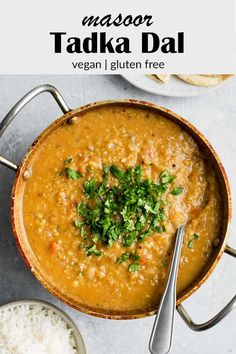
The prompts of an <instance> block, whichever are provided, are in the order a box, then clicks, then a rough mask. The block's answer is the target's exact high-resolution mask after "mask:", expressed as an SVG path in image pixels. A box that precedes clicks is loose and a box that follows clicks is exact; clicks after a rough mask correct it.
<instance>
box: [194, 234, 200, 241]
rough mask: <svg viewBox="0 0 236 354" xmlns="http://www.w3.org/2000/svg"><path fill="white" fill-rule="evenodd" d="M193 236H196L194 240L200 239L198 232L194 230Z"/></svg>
mask: <svg viewBox="0 0 236 354" xmlns="http://www.w3.org/2000/svg"><path fill="white" fill-rule="evenodd" d="M193 238H194V240H198V239H199V235H198V234H197V233H196V232H194V234H193Z"/></svg>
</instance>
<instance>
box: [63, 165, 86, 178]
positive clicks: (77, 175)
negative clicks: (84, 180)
mask: <svg viewBox="0 0 236 354" xmlns="http://www.w3.org/2000/svg"><path fill="white" fill-rule="evenodd" d="M65 173H66V174H67V176H68V177H69V178H71V179H73V180H74V181H76V180H77V179H78V178H81V177H83V175H82V173H79V172H77V171H76V170H74V169H73V168H70V167H68V168H66V169H65Z"/></svg>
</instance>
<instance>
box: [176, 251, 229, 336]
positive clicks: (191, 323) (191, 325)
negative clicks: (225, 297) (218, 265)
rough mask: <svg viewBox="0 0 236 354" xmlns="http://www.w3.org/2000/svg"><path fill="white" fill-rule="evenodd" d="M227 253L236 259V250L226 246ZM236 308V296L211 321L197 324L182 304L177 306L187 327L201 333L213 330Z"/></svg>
mask: <svg viewBox="0 0 236 354" xmlns="http://www.w3.org/2000/svg"><path fill="white" fill-rule="evenodd" d="M225 253H227V254H229V255H230V256H232V257H234V258H236V250H235V249H233V248H232V247H230V246H226V248H225ZM235 308H236V295H235V296H234V297H233V298H232V299H231V300H230V302H229V303H228V304H227V305H226V306H225V307H224V308H223V309H222V310H221V311H220V312H218V313H217V314H216V315H215V316H214V317H212V318H211V319H210V320H209V321H207V322H204V323H200V324H197V323H195V322H194V321H193V320H192V319H191V317H190V316H189V314H188V312H187V311H186V310H185V308H184V307H183V305H181V304H180V305H178V306H177V310H178V312H179V314H180V316H181V317H182V319H183V320H184V322H185V323H186V324H187V326H188V327H189V328H191V329H192V330H193V331H196V332H201V331H205V330H207V329H209V328H212V327H213V326H215V325H216V324H217V323H218V322H220V321H221V320H223V318H225V317H226V316H227V315H228V314H229V313H230V312H231V311H232V310H233V309H235Z"/></svg>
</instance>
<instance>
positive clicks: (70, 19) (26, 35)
mask: <svg viewBox="0 0 236 354" xmlns="http://www.w3.org/2000/svg"><path fill="white" fill-rule="evenodd" d="M0 7H1V8H0V45H1V53H0V74H95V73H96V74H106V73H107V74H110V73H113V74H122V73H125V72H128V73H132V72H135V73H137V72H140V73H147V74H148V73H149V74H150V73H152V74H153V73H177V72H178V73H189V74H194V73H202V74H204V73H208V74H217V73H223V74H229V73H234V72H236V40H235V8H234V0H227V1H225V0H198V1H191V0H165V1H160V0H149V1H147V2H144V1H142V2H140V1H135V2H134V1H127V0H125V1H124V0H119V1H115V2H114V1H111V0H110V1H107V0H105V1H104V0H103V1H96V2H95V1H91V0H90V1H87V2H82V1H79V0H76V1H75V0H70V1H67V2H65V1H59V0H57V1H56V0H50V1H45V0H41V1H37V2H36V1H32V0H21V1H12V0H11V1H9V0H8V1H7V2H3V1H2V2H1V5H0Z"/></svg>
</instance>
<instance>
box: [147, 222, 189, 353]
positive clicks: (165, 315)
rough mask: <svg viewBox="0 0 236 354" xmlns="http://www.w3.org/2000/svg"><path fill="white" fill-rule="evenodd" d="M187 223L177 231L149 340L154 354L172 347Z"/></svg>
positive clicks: (164, 351) (165, 351)
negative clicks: (166, 278)
mask: <svg viewBox="0 0 236 354" xmlns="http://www.w3.org/2000/svg"><path fill="white" fill-rule="evenodd" d="M185 225H186V224H183V225H181V226H180V227H179V228H178V230H177V233H176V241H175V248H174V252H173V257H172V262H171V268H170V273H169V277H168V281H167V285H166V289H165V292H164V294H163V296H162V299H161V303H160V306H159V309H158V313H157V315H156V319H155V322H154V325H153V329H152V334H151V338H150V342H149V350H150V352H151V353H152V354H166V353H169V351H170V348H171V343H172V333H173V325H174V316H175V307H176V281H177V275H178V268H179V260H180V254H181V248H182V243H183V237H184V230H185Z"/></svg>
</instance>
